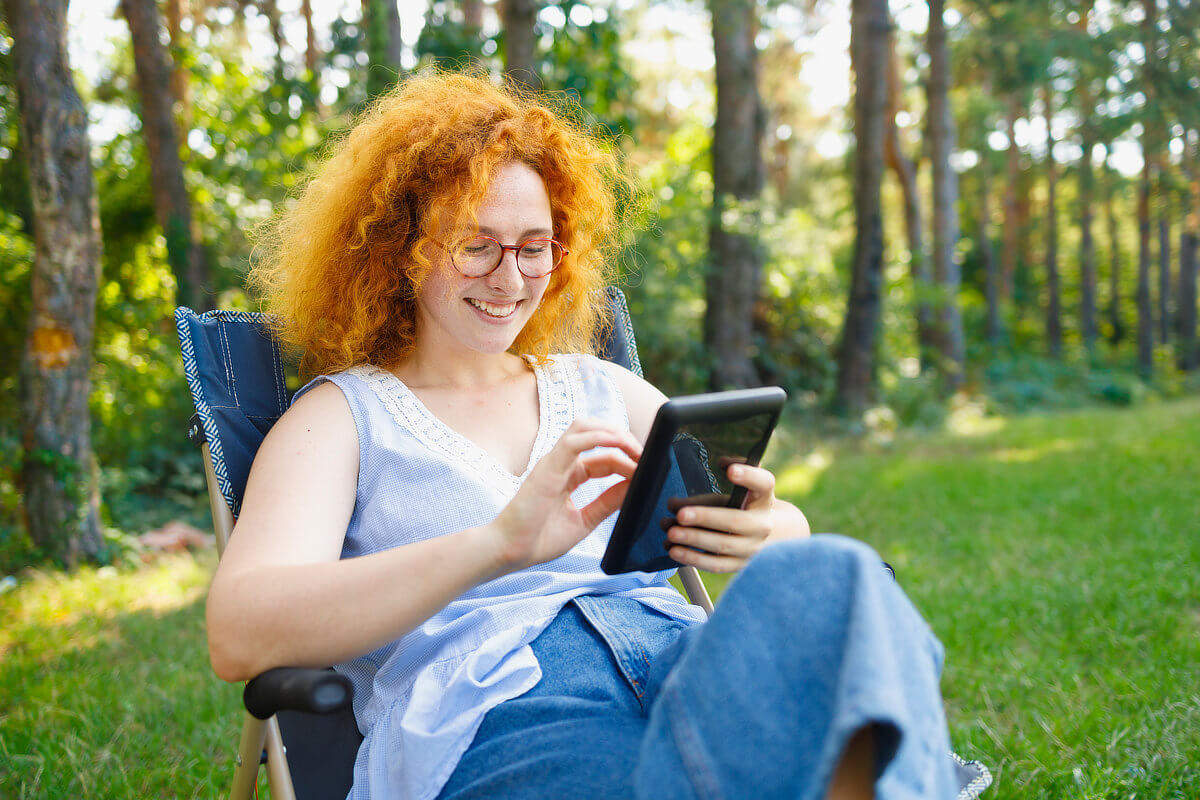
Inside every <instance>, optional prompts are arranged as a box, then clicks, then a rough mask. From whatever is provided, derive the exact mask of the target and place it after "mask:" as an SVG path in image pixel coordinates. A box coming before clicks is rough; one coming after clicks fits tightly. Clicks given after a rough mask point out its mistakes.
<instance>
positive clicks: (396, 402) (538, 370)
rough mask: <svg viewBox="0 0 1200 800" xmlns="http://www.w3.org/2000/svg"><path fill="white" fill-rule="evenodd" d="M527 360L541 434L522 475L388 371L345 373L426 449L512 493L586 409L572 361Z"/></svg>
mask: <svg viewBox="0 0 1200 800" xmlns="http://www.w3.org/2000/svg"><path fill="white" fill-rule="evenodd" d="M526 360H527V361H529V364H530V366H531V367H532V369H533V373H534V376H535V377H536V378H537V389H538V432H537V436H536V437H535V438H534V440H533V449H532V451H530V454H529V463H528V464H526V466H525V471H524V472H523V473H521V474H520V475H514V474H513V473H511V472H509V471H508V469H507V468H505V467H504V466H503V465H501V464H500V462H498V461H497V460H496V459H495V458H493V457H492V455H491V453H489V452H488V451H486V450H484V449H483V448H482V447H480V446H479V445H477V444H476V443H475V442H473V441H471V440H470V439H468V438H467V437H465V436H463V435H462V434H461V433H459V432H458V431H456V430H454V429H453V428H451V427H450V426H449V425H447V424H446V423H444V422H442V421H441V420H440V419H438V418H437V417H436V416H435V415H434V414H433V412H432V411H430V410H429V409H428V408H427V407H426V406H425V404H424V403H422V402H421V400H420V398H418V397H417V396H416V395H415V394H413V392H412V390H411V389H409V388H408V387H407V386H405V385H404V382H403V381H402V380H400V379H399V378H397V377H396V376H395V375H393V374H392V373H390V372H388V371H387V370H385V369H380V368H379V367H376V366H374V365H371V364H365V365H362V366H357V367H352V368H350V369H349V370H347V372H348V373H349V374H352V375H354V376H355V377H357V378H359V379H360V380H362V381H363V382H364V383H366V384H367V386H368V387H370V389H371V391H372V392H373V393H374V394H375V396H376V397H377V398H379V401H380V402H381V403H383V406H384V408H386V409H387V412H388V413H389V414H390V415H391V417H392V419H393V420H394V421H395V422H396V424H397V425H399V426H400V427H401V428H403V429H404V430H406V431H408V432H409V433H411V434H412V435H413V437H414V438H416V439H417V441H419V442H421V443H422V444H423V445H425V447H427V448H428V449H430V450H431V451H433V452H434V453H437V454H438V455H440V456H442V457H443V458H445V459H446V460H448V461H453V462H455V463H458V464H463V465H465V466H467V467H468V468H470V469H471V470H473V471H474V472H476V473H477V474H478V475H479V476H480V477H482V478H483V479H484V481H485V482H486V483H488V484H489V485H491V486H494V487H496V488H497V489H502V490H505V491H509V492H514V491H516V489H517V488H518V487H519V486H520V485H521V483H522V482H524V480H525V478H526V476H528V475H529V472H530V470H532V469H533V467H534V465H535V464H537V463H538V462H539V461H541V459H542V457H543V456H545V455H546V453H548V452H549V451H550V448H551V447H553V446H554V443H555V442H557V441H558V439H559V437H560V436H562V434H563V432H564V431H566V429H567V426H568V425H570V424H571V421H572V420H574V419H575V418H576V417H577V416H578V415H579V409H581V408H582V407H583V406H582V402H583V391H582V390H583V387H582V386H581V385H580V379H579V372H578V368H576V369H571V368H570V367H569V365H568V359H566V358H563V357H561V356H560V357H559V360H557V361H551V362H549V363H547V364H545V365H541V366H539V365H538V364H536V363H535V362H534V361H533V359H530V358H527V359H526Z"/></svg>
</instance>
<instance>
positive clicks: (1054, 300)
mask: <svg viewBox="0 0 1200 800" xmlns="http://www.w3.org/2000/svg"><path fill="white" fill-rule="evenodd" d="M1044 97H1045V104H1046V109H1045V113H1046V188H1047V192H1048V196H1047V200H1046V294H1047V298H1046V347H1047V349H1048V350H1049V352H1050V356H1051V357H1052V358H1061V357H1062V337H1063V332H1062V300H1061V297H1060V288H1059V275H1058V165H1057V164H1056V163H1055V161H1054V130H1053V128H1052V127H1051V120H1052V118H1053V116H1054V111H1053V104H1054V96H1053V92H1052V91H1051V90H1050V88H1049V87H1046V90H1045V95H1044Z"/></svg>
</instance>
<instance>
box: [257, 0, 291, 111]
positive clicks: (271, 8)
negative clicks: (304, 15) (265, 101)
mask: <svg viewBox="0 0 1200 800" xmlns="http://www.w3.org/2000/svg"><path fill="white" fill-rule="evenodd" d="M259 8H260V9H262V12H263V14H264V16H266V18H267V27H268V28H269V29H270V31H271V41H272V43H273V44H274V45H275V66H274V80H275V86H277V87H282V86H283V82H284V80H285V75H284V68H285V67H286V63H285V62H284V60H283V45H284V44H285V40H284V37H283V17H282V16H281V15H280V13H279V0H259ZM277 91H278V90H277Z"/></svg>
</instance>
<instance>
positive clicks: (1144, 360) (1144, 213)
mask: <svg viewBox="0 0 1200 800" xmlns="http://www.w3.org/2000/svg"><path fill="white" fill-rule="evenodd" d="M1142 144H1143V152H1149V151H1148V149H1146V147H1145V146H1146V144H1147V143H1146V140H1145V136H1143V137H1142ZM1151 170H1152V167H1151V159H1149V158H1146V159H1144V160H1143V163H1142V179H1141V182H1140V183H1139V185H1138V206H1137V214H1138V279H1137V359H1138V366H1139V367H1140V368H1141V370H1142V372H1143V374H1145V375H1147V376H1148V375H1150V374H1151V373H1152V372H1153V371H1154V310H1153V308H1151V305H1150V183H1151Z"/></svg>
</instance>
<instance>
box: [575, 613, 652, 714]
mask: <svg viewBox="0 0 1200 800" xmlns="http://www.w3.org/2000/svg"><path fill="white" fill-rule="evenodd" d="M574 605H575V607H576V608H577V609H579V611H580V613H581V614H583V616H584V618H585V619H586V620H587V621H588V624H589V625H591V626H592V630H594V631H595V632H596V634H597V635H598V636H599V637H600V638H601V639H603V640H604V643H605V644H606V645H607V646H608V651H609V652H610V653H611V654H612V657H613V660H614V661H615V662H616V663H617V669H619V670H620V672H621V677H623V678H624V679H625V682H626V683H628V684H629V686H630V688H631V689H632V690H633V695H634V697H636V698H637V701H638V705H642V698H643V697H644V696H645V690H644V688H642V687H640V686H639V685H638V681H637V680H636V679H635V678H634V677H633V676H632V675H631V674H630V673H631V672H632V668H631V665H630V664H628V663H626V660H625V653H626V651H627V650H629V649H632V648H635V647H636V648H637V649H638V650H639V652H640V653H641V656H642V660H643V661H645V662H646V663H647V664H649V661H648V660H647V658H646V654H645V651H643V650H642V649H641V648H640V647H639V646H638V645H637V644H636V643H635V642H633V641H632V640H630V639H627V638H626V637H624V636H622V635H621V634H620V632H619V631H618V630H617V629H615V628H614V627H613V626H612V624H611V623H610V621H609V620H608V618H607V617H606V616H605V614H604V611H603V609H602V608H600V607H599V606H598V605H590V604H585V603H575V604H574ZM593 615H594V616H593ZM604 623H610V624H604ZM613 639H616V640H617V641H615V642H614V641H613Z"/></svg>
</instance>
